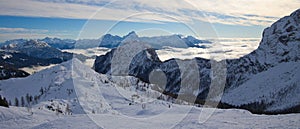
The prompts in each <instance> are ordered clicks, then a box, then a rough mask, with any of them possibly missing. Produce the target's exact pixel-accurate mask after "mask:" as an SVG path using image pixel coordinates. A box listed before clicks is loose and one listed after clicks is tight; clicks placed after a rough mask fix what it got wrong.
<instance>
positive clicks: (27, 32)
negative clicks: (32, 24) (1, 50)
mask: <svg viewBox="0 0 300 129" xmlns="http://www.w3.org/2000/svg"><path fill="white" fill-rule="evenodd" d="M70 35H71V34H69V33H68V32H64V31H59V32H55V33H49V31H48V30H43V29H28V28H5V27H0V42H4V41H6V40H11V39H20V38H24V39H38V38H41V37H62V38H63V37H68V36H70Z"/></svg>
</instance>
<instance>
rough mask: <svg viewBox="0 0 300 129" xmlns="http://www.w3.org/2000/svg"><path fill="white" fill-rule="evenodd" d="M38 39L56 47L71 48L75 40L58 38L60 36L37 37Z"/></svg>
mask: <svg viewBox="0 0 300 129" xmlns="http://www.w3.org/2000/svg"><path fill="white" fill-rule="evenodd" d="M38 41H43V42H46V43H47V44H48V45H49V46H51V47H54V48H58V49H73V48H74V47H75V43H76V40H72V39H60V38H49V37H46V38H44V39H39V40H38Z"/></svg>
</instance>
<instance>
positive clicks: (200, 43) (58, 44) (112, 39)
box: [0, 31, 211, 49]
mask: <svg viewBox="0 0 300 129" xmlns="http://www.w3.org/2000/svg"><path fill="white" fill-rule="evenodd" d="M28 41H29V40H26V39H14V40H8V41H6V42H4V43H1V44H0V47H1V46H2V47H3V46H7V45H10V44H19V43H21V44H22V43H25V42H28ZM37 41H39V42H45V43H47V44H48V45H49V46H51V47H53V48H57V49H74V48H93V47H106V48H116V47H118V46H119V45H120V44H122V42H128V41H140V42H143V43H147V44H149V45H150V46H151V47H153V48H155V49H160V48H162V47H164V46H170V47H179V48H186V47H200V48H205V47H206V46H205V44H204V43H211V42H210V41H208V40H199V39H196V38H194V37H193V36H187V37H184V36H182V35H170V36H155V37H139V36H138V35H137V34H136V33H135V32H134V31H132V32H130V33H128V34H127V35H125V36H123V37H121V36H118V35H111V34H106V35H103V36H102V37H101V38H99V39H80V40H72V39H59V38H49V37H46V38H44V39H38V40H37Z"/></svg>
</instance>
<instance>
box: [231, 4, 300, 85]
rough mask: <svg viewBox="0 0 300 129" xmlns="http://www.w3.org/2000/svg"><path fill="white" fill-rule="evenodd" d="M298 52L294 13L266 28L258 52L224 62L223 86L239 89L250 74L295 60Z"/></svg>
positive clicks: (298, 21) (298, 22)
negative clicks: (225, 74)
mask: <svg viewBox="0 0 300 129" xmlns="http://www.w3.org/2000/svg"><path fill="white" fill-rule="evenodd" d="M299 50H300V10H297V11H295V12H294V13H292V14H291V15H290V16H286V17H284V18H281V19H280V20H278V21H277V22H275V23H274V24H272V26H271V27H268V28H266V29H265V30H264V32H263V38H262V40H261V43H260V45H259V47H258V49H256V50H255V51H253V52H251V53H250V54H248V55H245V56H244V57H242V58H240V59H233V60H227V84H226V86H227V87H236V86H239V85H240V84H242V83H244V82H245V81H247V80H248V79H249V77H250V76H251V75H253V74H257V73H260V72H262V71H265V70H267V69H268V68H270V67H274V66H276V65H277V64H279V63H282V62H290V61H299V59H300V51H299Z"/></svg>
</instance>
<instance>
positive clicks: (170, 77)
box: [94, 9, 300, 114]
mask: <svg viewBox="0 0 300 129" xmlns="http://www.w3.org/2000/svg"><path fill="white" fill-rule="evenodd" d="M299 30H300V9H299V10H297V11H295V12H293V13H292V14H291V15H290V16H286V17H284V18H282V19H280V20H279V21H277V22H275V23H274V24H273V25H272V26H271V27H268V28H266V29H265V30H264V33H263V38H262V40H261V43H260V45H259V47H258V49H257V50H255V51H253V52H251V53H250V54H248V55H245V56H243V57H241V58H239V59H230V60H223V61H214V60H208V59H203V58H195V59H193V60H178V59H170V60H167V61H164V62H162V61H160V60H159V58H158V56H157V54H156V53H155V51H154V49H153V48H149V47H147V46H145V47H143V46H141V47H143V50H142V51H140V52H139V53H137V54H136V55H134V57H132V60H130V61H129V62H130V64H129V65H128V67H127V64H126V62H128V61H124V59H126V58H122V55H124V57H126V56H127V57H128V56H130V54H131V53H132V52H133V51H134V50H135V49H138V47H137V46H138V44H140V43H142V42H143V40H140V41H139V40H128V41H127V42H126V43H127V44H132V45H131V46H132V48H130V47H127V48H122V47H121V48H117V49H113V50H112V51H111V52H108V53H107V54H106V55H102V56H98V57H97V59H96V61H95V64H94V68H95V70H96V71H97V72H99V73H106V74H113V75H123V76H124V75H131V76H135V77H137V78H139V79H141V80H143V81H145V82H150V81H151V78H150V74H151V73H153V72H154V73H161V74H164V75H165V76H166V82H165V83H163V82H160V80H163V78H161V77H163V76H159V75H161V74H157V76H156V77H158V78H160V79H157V80H158V81H157V84H160V87H162V89H163V91H162V92H163V93H164V94H167V95H170V96H173V97H175V98H176V97H178V96H179V95H182V94H186V95H190V96H187V98H183V99H185V100H186V101H191V100H190V98H191V97H192V96H196V97H197V99H196V103H200V104H203V103H204V102H207V101H208V102H210V101H211V102H212V103H213V102H214V100H215V98H218V97H219V96H220V95H221V96H222V94H221V93H216V94H215V95H213V96H209V98H207V97H208V93H209V90H210V89H211V87H212V86H215V85H216V84H219V85H220V84H223V83H225V91H224V95H223V96H224V97H223V98H222V100H221V104H220V105H219V107H223V108H232V107H233V108H244V109H247V110H250V111H252V112H254V113H271V114H276V113H290V112H300V109H299V107H300V96H299V91H300V84H299V81H300V80H299V74H298V70H299V68H298V66H299V61H300V44H299V43H300V31H299ZM144 41H146V40H144ZM116 52H117V53H116ZM116 56H119V57H116ZM122 59H123V60H122ZM195 62H196V65H197V66H195V65H193V63H195ZM218 63H219V64H222V63H224V65H225V68H226V70H225V71H223V69H222V67H221V66H220V67H219V66H218V68H220V69H219V70H221V71H215V70H213V69H212V67H213V65H216V64H218ZM116 64H117V67H114V66H113V65H116ZM284 67H289V68H284ZM111 68H113V69H111ZM122 68H124V69H122ZM290 68H292V69H294V70H291V69H290ZM195 71H197V72H195ZM222 71H223V72H225V74H226V75H225V80H224V78H219V77H218V76H215V77H212V76H214V75H212V72H213V73H214V74H223V73H222ZM215 72H217V73H215ZM220 72H221V73H220ZM268 74H271V75H268ZM199 76H200V78H197V77H199ZM220 77H222V76H220ZM197 82H199V85H198V84H195V83H197ZM213 82H214V83H213ZM215 83H216V84H215ZM182 84H184V85H182ZM195 85H197V86H196V89H195ZM217 86H218V85H217ZM220 86H221V85H220ZM213 88H218V87H213ZM219 88H220V87H219ZM179 91H180V92H179ZM249 96H252V97H249ZM192 101H193V100H192Z"/></svg>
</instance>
